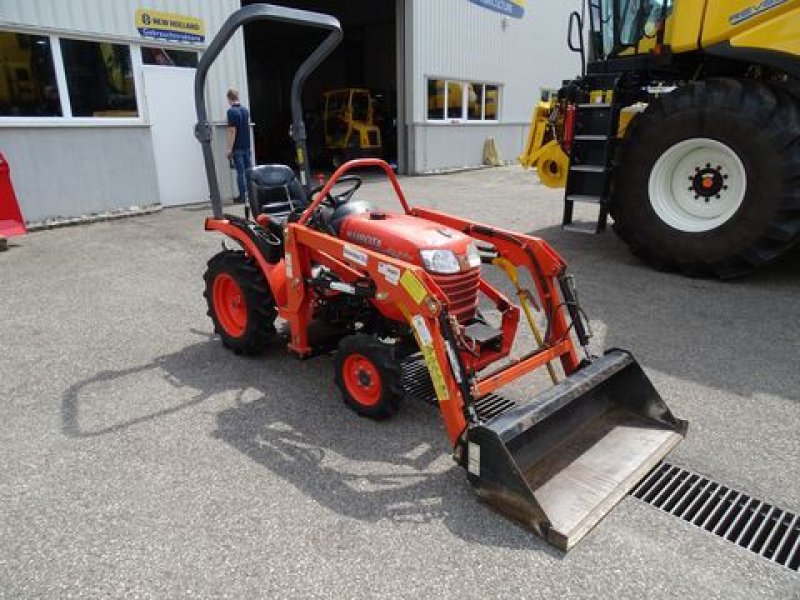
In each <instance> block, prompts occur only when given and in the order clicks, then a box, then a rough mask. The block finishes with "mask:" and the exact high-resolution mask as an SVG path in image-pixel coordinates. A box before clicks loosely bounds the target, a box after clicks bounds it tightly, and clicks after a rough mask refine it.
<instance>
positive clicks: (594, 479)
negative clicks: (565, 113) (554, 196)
mask: <svg viewBox="0 0 800 600" xmlns="http://www.w3.org/2000/svg"><path fill="white" fill-rule="evenodd" d="M259 19H270V20H277V21H282V22H287V23H294V24H300V25H306V26H309V27H315V28H321V29H323V30H326V31H327V32H328V34H327V37H326V39H325V40H324V41H323V43H322V45H321V46H320V47H319V48H318V49H317V50H316V51H314V52H313V53H312V54H311V56H310V57H309V58H308V59H307V60H306V61H305V62H304V63H303V64H302V65H301V66H300V68H299V70H298V72H297V74H296V75H295V79H294V83H293V85H292V98H291V106H292V112H293V119H294V122H293V126H292V136H293V139H294V141H295V144H296V148H297V167H298V169H299V178H300V180H299V181H298V180H297V179H296V178H295V173H294V172H293V170H292V169H291V168H289V167H288V166H284V165H263V166H259V167H256V168H255V169H253V172H252V173H251V177H250V179H251V188H250V195H249V199H248V202H249V206H248V211H246V213H245V214H246V216H245V218H242V217H240V216H236V215H231V214H224V213H223V210H222V205H221V199H220V193H219V186H218V184H217V181H216V174H215V173H216V171H215V168H214V156H213V152H212V149H211V132H210V128H211V126H210V124H209V121H208V115H207V112H206V106H205V99H204V93H203V91H204V83H205V79H206V74H207V72H208V69H209V67H210V66H211V64H212V63H213V61H214V59H215V58H216V57H217V55H218V54H219V52H220V51H221V50H222V48H223V47H224V44H225V42H226V41H227V40H228V39H229V38H230V37H231V35H232V34H233V33H234V32H235V31H236V29H237V28H238V27H240V26H241V25H244V24H245V23H248V22H251V21H255V20H259ZM341 37H342V32H341V28H340V26H339V23H338V21H337V20H336V19H334V18H333V17H330V16H327V15H323V14H318V13H313V12H307V11H301V10H295V9H289V8H283V7H278V6H271V5H267V4H258V5H251V6H248V7H246V8H243V9H241V10H238V11H237V12H235V13H234V14H233V15H231V17H230V18H229V19H228V20H227V21H226V23H225V24H224V25H223V26H222V29H221V30H220V31H219V33H218V34H217V35H216V37H215V38H214V40H213V41H212V42H211V44H210V45H209V47H208V50H207V51H206V52H205V53H204V54H203V57H202V59H201V61H200V64H199V66H198V69H197V76H196V82H195V98H196V104H197V114H198V125H197V130H196V131H197V137H198V139H199V141H200V142H201V143H202V146H203V156H204V159H205V164H206V171H207V176H208V179H209V188H210V190H211V205H212V209H213V216H212V217H210V218H208V219H207V220H206V224H205V227H206V229H207V230H208V231H215V232H219V233H222V234H224V235H226V236H227V237H228V238H229V239H230V240H232V241H233V242H234V243H235V244H236V245H237V246H238V247H239V248H240V249H239V250H227V249H226V250H223V251H222V252H220V253H219V254H217V255H216V256H215V257H213V258H212V259H211V260H210V261H209V266H208V271H207V272H206V275H205V281H206V293H205V295H206V300H207V303H208V308H209V315H210V316H211V319H212V321H213V324H214V328H215V331H216V332H217V333H218V334H219V336H220V338H221V339H222V342H223V344H224V345H225V346H227V347H229V348H230V349H232V350H233V351H234V352H237V353H244V354H256V353H259V352H260V351H262V350H263V349H264V347H265V346H266V344H267V343H269V342H270V340H271V339H272V338H273V336H275V335H276V329H275V327H274V322H275V320H276V318H278V317H280V318H281V319H283V320H284V321H285V322H286V324H287V326H288V350H289V352H291V353H292V354H294V355H296V356H297V357H300V358H308V357H311V356H314V355H316V354H319V353H322V352H325V351H326V350H325V346H324V345H322V344H320V342H319V341H318V340H316V339H315V336H314V333H313V332H312V330H313V327H312V325H313V324H314V323H316V322H324V323H326V324H327V325H329V326H330V327H329V329H330V328H332V329H333V330H334V331H337V332H339V333H338V334H337V335H338V337H339V342H338V349H337V351H336V353H335V355H334V360H333V366H334V371H335V372H334V378H335V382H336V385H337V387H338V388H339V389H340V391H341V394H342V397H343V399H344V402H345V404H346V405H348V406H349V407H350V408H352V409H353V410H354V411H355V412H357V413H358V414H360V415H363V416H366V417H369V418H373V419H385V418H387V417H390V416H392V415H393V414H394V413H395V412H396V411H397V410H398V409H399V408H400V405H401V403H402V402H403V400H404V390H403V386H402V383H401V382H402V379H403V368H402V364H403V361H406V360H408V359H409V357H412V358H413V357H415V356H416V357H418V359H419V360H420V361H424V364H425V365H426V368H427V372H428V375H429V377H430V380H431V382H432V384H433V388H434V391H435V395H436V398H437V401H438V407H439V410H440V412H441V416H442V419H443V421H444V427H445V430H446V434H447V436H448V439H449V441H450V444H451V446H452V448H453V456H454V458H455V460H456V461H457V462H458V464H460V465H461V466H462V467H464V468H465V469H466V472H467V476H468V478H469V481H470V482H471V483H472V485H473V486H474V487H475V489H476V490H477V493H478V495H479V496H480V497H481V498H483V499H484V500H485V501H486V502H488V503H489V504H490V505H491V506H493V507H495V508H496V509H497V510H499V511H501V512H502V513H504V514H506V515H508V516H510V517H511V518H513V519H515V520H517V521H519V522H520V523H522V524H524V525H525V526H527V527H529V528H530V529H532V530H533V531H535V532H536V533H538V534H539V535H540V536H542V537H543V538H544V539H546V540H547V541H548V542H549V543H551V544H554V545H555V546H557V547H559V548H561V549H564V550H566V549H568V548H570V547H571V546H573V545H574V544H575V543H576V542H577V541H578V540H580V539H581V538H582V537H583V536H584V535H585V534H586V533H587V532H588V531H589V530H590V529H591V528H592V527H593V526H594V525H595V524H596V523H597V522H598V521H599V520H600V519H601V518H602V517H603V515H605V514H606V513H607V512H608V511H609V510H610V509H611V508H612V507H613V506H614V504H616V503H617V502H618V501H619V500H620V499H621V498H622V497H623V496H624V494H626V493H627V492H628V491H629V490H630V489H631V488H632V487H633V486H634V485H635V484H636V483H637V482H638V481H639V480H640V479H641V478H642V477H643V476H644V475H645V474H646V473H647V472H648V471H649V470H650V469H652V468H653V467H654V466H655V465H656V464H657V463H658V462H659V461H660V460H661V459H662V458H663V457H664V456H665V455H666V454H667V453H668V452H669V451H670V449H672V448H673V447H674V446H675V445H676V444H678V443H679V442H680V441H681V439H682V438H683V437H684V435H685V432H686V423H685V422H684V421H681V420H679V419H677V418H675V417H674V416H673V415H672V413H671V412H670V411H669V409H668V408H667V406H666V405H665V403H664V401H663V400H662V399H661V397H660V396H659V394H658V392H657V391H656V390H655V389H654V388H653V386H652V385H651V383H650V382H649V380H648V379H647V377H646V376H645V374H644V373H643V372H642V370H641V368H640V367H639V365H638V364H637V362H636V360H635V359H634V358H633V356H632V355H631V354H630V353H629V352H626V351H624V350H610V351H608V352H607V353H605V355H603V356H601V357H597V356H593V355H592V354H591V353H590V352H589V329H588V323H587V321H585V320H584V318H583V316H582V315H583V313H582V309H581V308H580V305H579V303H578V297H577V294H576V293H575V287H574V284H573V281H572V278H571V277H570V276H569V275H568V274H567V268H566V264H565V263H564V261H563V259H562V258H561V257H560V256H559V255H558V254H557V253H556V252H555V251H554V250H553V249H552V248H551V247H550V246H548V245H547V243H546V242H544V241H543V240H541V239H539V238H535V237H531V236H528V235H524V234H520V233H515V232H510V231H505V230H503V229H500V228H497V227H494V226H490V225H484V224H480V223H475V222H472V221H470V220H467V219H462V218H457V217H454V216H451V215H448V214H445V213H441V212H436V211H433V210H430V209H426V208H420V207H412V206H411V205H410V204H409V203H408V201H407V200H406V198H405V196H404V194H403V191H402V189H401V187H400V184H399V182H398V180H397V178H396V176H395V174H394V172H393V171H392V169H391V168H390V167H389V166H388V165H387V164H386V163H385V162H383V161H381V160H378V159H359V160H354V161H350V162H348V163H346V164H344V165H343V166H341V167H340V168H339V169H338V170H337V171H336V172H335V173H334V174H333V175H332V177H331V179H330V180H329V181H328V182H327V183H326V184H325V185H324V186H322V188H321V189H316V190H311V189H309V185H310V184H309V182H310V174H309V167H308V163H307V161H306V156H307V151H306V147H305V146H306V143H305V129H304V126H303V122H302V114H303V113H302V107H301V104H300V98H301V94H302V87H303V83H304V81H305V79H306V78H307V77H308V75H309V74H310V73H311V72H312V71H313V69H314V68H315V67H317V66H318V65H319V64H320V63H321V62H322V61H323V59H324V58H325V57H326V56H327V55H328V54H329V53H330V52H331V51H332V50H333V48H334V47H335V46H336V44H338V42H339V41H340V40H341ZM363 167H372V168H379V169H382V170H383V171H384V172H385V174H386V177H387V178H388V179H389V182H390V183H391V185H392V187H393V189H394V192H395V194H396V197H397V202H398V204H399V208H400V210H398V211H396V212H390V211H379V210H376V209H375V208H373V207H372V206H371V205H370V204H369V202H367V201H366V200H364V199H360V198H358V197H357V196H356V194H357V192H358V189H359V187H360V186H361V179H360V178H359V177H358V176H356V175H354V174H353V171H354V170H355V169H358V168H363ZM248 213H251V214H252V217H253V218H252V219H251V218H249V217H248V216H247V215H248ZM490 268H497V269H498V270H499V272H501V273H506V274H507V275H508V276H509V277H510V279H511V283H512V285H513V286H514V289H515V290H516V295H517V300H518V301H519V303H520V304H519V305H517V304H515V303H513V302H512V301H511V300H509V299H508V298H506V297H505V296H504V295H503V293H501V291H500V290H498V289H497V288H496V287H494V286H492V285H491V284H490V283H489V281H488V279H487V278H486V277H485V272H484V270H483V269H490ZM522 274H525V275H526V277H521V275H522ZM528 279H529V280H530V281H531V284H529V285H528V284H524V283H523V282H525V281H528ZM526 286H527V287H526ZM481 298H482V299H483V300H484V303H485V304H489V305H491V307H493V309H494V311H496V315H497V319H494V320H493V319H491V318H489V317H487V316H485V315H484V312H483V311H482V310H481V308H480V307H479V299H481ZM521 312H524V314H525V321H524V326H527V327H530V328H531V330H532V333H533V334H534V339H537V340H539V341H537V342H536V344H535V345H533V346H532V347H530V348H528V349H527V350H523V351H522V352H519V351H518V349H517V348H515V349H514V352H512V346H513V345H514V341H515V338H516V335H517V329H518V326H519V325H520V313H521ZM537 316H538V318H539V319H540V320H542V321H543V322H544V327H541V328H540V327H539V326H538V325H537ZM538 369H548V370H549V373H550V376H551V378H552V379H553V380H554V382H555V383H554V385H553V386H552V387H551V388H549V389H547V390H546V391H545V392H543V393H540V394H538V395H535V396H533V397H530V398H525V399H524V400H522V401H513V400H510V399H508V398H505V397H503V396H502V395H500V393H501V391H502V389H503V388H504V387H505V386H507V385H508V384H509V383H511V382H514V381H517V380H518V379H519V378H521V377H522V376H524V375H527V374H530V373H533V372H534V371H537V370H538Z"/></svg>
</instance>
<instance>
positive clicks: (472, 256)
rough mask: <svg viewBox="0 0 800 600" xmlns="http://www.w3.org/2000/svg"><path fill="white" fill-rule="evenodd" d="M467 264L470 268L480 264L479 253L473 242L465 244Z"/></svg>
mask: <svg viewBox="0 0 800 600" xmlns="http://www.w3.org/2000/svg"><path fill="white" fill-rule="evenodd" d="M467 264H469V266H470V268H474V267H480V266H481V255H480V253H479V252H478V247H477V246H476V245H475V244H474V243H473V244H470V245H469V246H467Z"/></svg>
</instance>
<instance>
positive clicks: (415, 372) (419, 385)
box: [403, 355, 517, 425]
mask: <svg viewBox="0 0 800 600" xmlns="http://www.w3.org/2000/svg"><path fill="white" fill-rule="evenodd" d="M403 388H404V389H405V391H406V397H408V398H414V399H416V400H422V401H423V402H425V403H427V404H430V405H431V406H438V404H439V401H438V400H437V399H436V392H435V391H434V389H433V383H432V382H431V378H430V375H428V367H427V366H425V361H424V360H422V358H421V357H420V356H419V355H415V356H412V357H410V358H409V359H407V360H406V361H405V362H404V363H403ZM516 407H517V403H516V402H514V401H513V400H509V399H508V398H504V397H502V396H500V395H498V394H488V395H486V396H484V397H483V398H481V399H480V400H478V401H476V402H475V412H476V413H477V415H478V421H479V424H481V425H483V424H485V423H488V422H489V421H491V420H492V419H495V418H497V417H499V416H500V415H503V414H505V413H507V412H508V411H510V410H512V409H514V408H516Z"/></svg>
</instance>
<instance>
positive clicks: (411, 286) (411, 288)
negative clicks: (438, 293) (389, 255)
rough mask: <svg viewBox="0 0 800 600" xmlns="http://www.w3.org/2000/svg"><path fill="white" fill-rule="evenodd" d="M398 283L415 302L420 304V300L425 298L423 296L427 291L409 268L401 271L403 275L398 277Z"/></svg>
mask: <svg viewBox="0 0 800 600" xmlns="http://www.w3.org/2000/svg"><path fill="white" fill-rule="evenodd" d="M400 285H402V286H403V289H404V290H405V291H406V292H408V295H409V296H411V297H412V298H413V299H414V302H416V303H417V304H422V301H423V300H425V296H427V295H428V292H426V291H425V287H424V286H423V285H422V283H421V282H420V280H419V279H417V276H416V275H414V273H412V272H411V271H409V270H406V271H405V272H403V276H402V277H401V278H400Z"/></svg>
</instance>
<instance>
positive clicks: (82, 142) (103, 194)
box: [0, 0, 248, 222]
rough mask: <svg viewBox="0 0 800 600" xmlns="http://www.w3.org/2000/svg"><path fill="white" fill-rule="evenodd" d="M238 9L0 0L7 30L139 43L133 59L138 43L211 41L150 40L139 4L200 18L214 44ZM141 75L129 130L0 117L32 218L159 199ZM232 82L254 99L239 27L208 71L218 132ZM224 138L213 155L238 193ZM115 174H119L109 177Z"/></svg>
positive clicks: (0, 146) (197, 2)
mask: <svg viewBox="0 0 800 600" xmlns="http://www.w3.org/2000/svg"><path fill="white" fill-rule="evenodd" d="M239 6H240V1H239V0H144V1H141V0H0V29H4V30H12V31H22V32H31V33H38V34H51V35H57V36H61V37H74V38H85V39H93V40H95V39H96V40H107V41H113V42H117V43H127V44H131V45H133V54H134V56H135V55H136V53H137V52H138V45H158V46H171V47H176V48H187V49H189V48H190V49H196V50H200V51H202V50H203V49H204V48H205V46H206V44H183V43H172V44H170V43H164V42H162V41H160V40H158V41H156V40H149V39H146V38H142V37H141V36H140V35H139V32H138V31H137V29H136V23H135V13H136V9H137V8H148V9H151V10H157V11H162V12H174V13H178V14H182V15H188V16H193V17H198V18H201V19H203V21H204V24H205V30H206V40H205V41H206V43H208V42H209V41H210V40H211V38H212V37H213V36H214V34H215V33H216V32H217V31H218V30H219V28H220V27H221V26H222V23H223V22H224V20H225V19H226V18H227V17H228V16H229V15H230V14H231V13H232V12H233V11H235V10H236V9H237V8H239ZM133 64H134V68H135V69H136V68H137V65H139V67H138V68H141V66H140V62H139V61H138V60H137V59H134V63H133ZM140 75H141V74H137V75H136V77H137V79H136V84H137V88H138V89H137V97H138V104H139V114H140V117H139V118H138V119H134V120H133V121H134V122H133V123H127V124H126V126H120V124H119V123H114V122H112V121H113V119H104V121H106V122H105V123H103V122H100V121H97V122H92V123H90V124H88V125H87V124H81V123H78V122H75V121H70V120H68V119H57V118H47V119H31V118H28V119H24V120H19V119H17V120H15V119H13V118H0V151H2V152H3V153H4V154H5V155H6V157H7V158H8V160H9V164H10V165H11V168H12V178H13V182H14V186H15V190H16V192H17V197H18V198H19V201H20V205H21V208H22V211H23V214H24V216H25V218H26V220H28V221H31V222H35V221H40V220H43V219H49V218H58V217H76V216H81V215H86V214H92V213H101V212H105V211H109V210H115V209H122V208H126V207H129V206H137V205H138V206H141V205H149V204H156V203H158V202H159V196H158V187H157V186H156V185H154V183H155V181H156V171H155V160H154V156H153V147H152V139H151V137H150V128H149V121H148V118H147V106H146V99H145V95H144V93H143V92H144V90H143V89H142V87H141V86H142V78H141V76H140ZM228 87H237V88H238V89H239V90H240V91H241V93H242V95H243V100H244V101H245V102H247V99H248V90H247V74H246V68H245V56H244V38H243V35H242V33H241V31H240V32H238V33H237V34H236V35H235V36H234V38H233V39H232V40H231V41H230V42H229V43H228V46H226V49H225V50H224V51H223V52H222V54H220V56H219V57H218V58H217V60H216V62H215V64H214V66H213V67H212V68H211V71H210V72H209V76H208V81H207V85H206V90H207V100H208V103H209V107H210V116H211V119H212V120H213V121H214V122H215V124H217V128H220V126H221V124H222V123H224V119H225V110H226V109H227V101H226V99H225V91H226V90H227V88H228ZM129 121H130V120H129ZM223 143H224V141H223V140H222V139H221V137H220V136H218V135H217V136H215V154H216V156H217V157H218V162H219V163H221V164H222V165H223V166H224V168H223V166H221V167H220V169H219V171H220V173H221V174H222V175H223V176H222V177H220V185H221V188H222V194H223V196H224V197H230V196H232V195H233V189H234V188H233V185H232V182H233V181H232V178H231V177H230V173H229V170H228V168H227V161H226V160H224V156H223V147H224V146H223V145H222V144H223ZM42 165H47V177H43V176H42V169H43V166H42ZM218 166H220V165H218ZM109 173H112V174H113V175H114V176H113V177H109V176H107V175H108V174H109ZM204 176H205V175H204V173H203V172H202V171H201V172H198V173H197V177H204ZM58 182H60V183H58ZM64 182H68V185H64Z"/></svg>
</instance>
